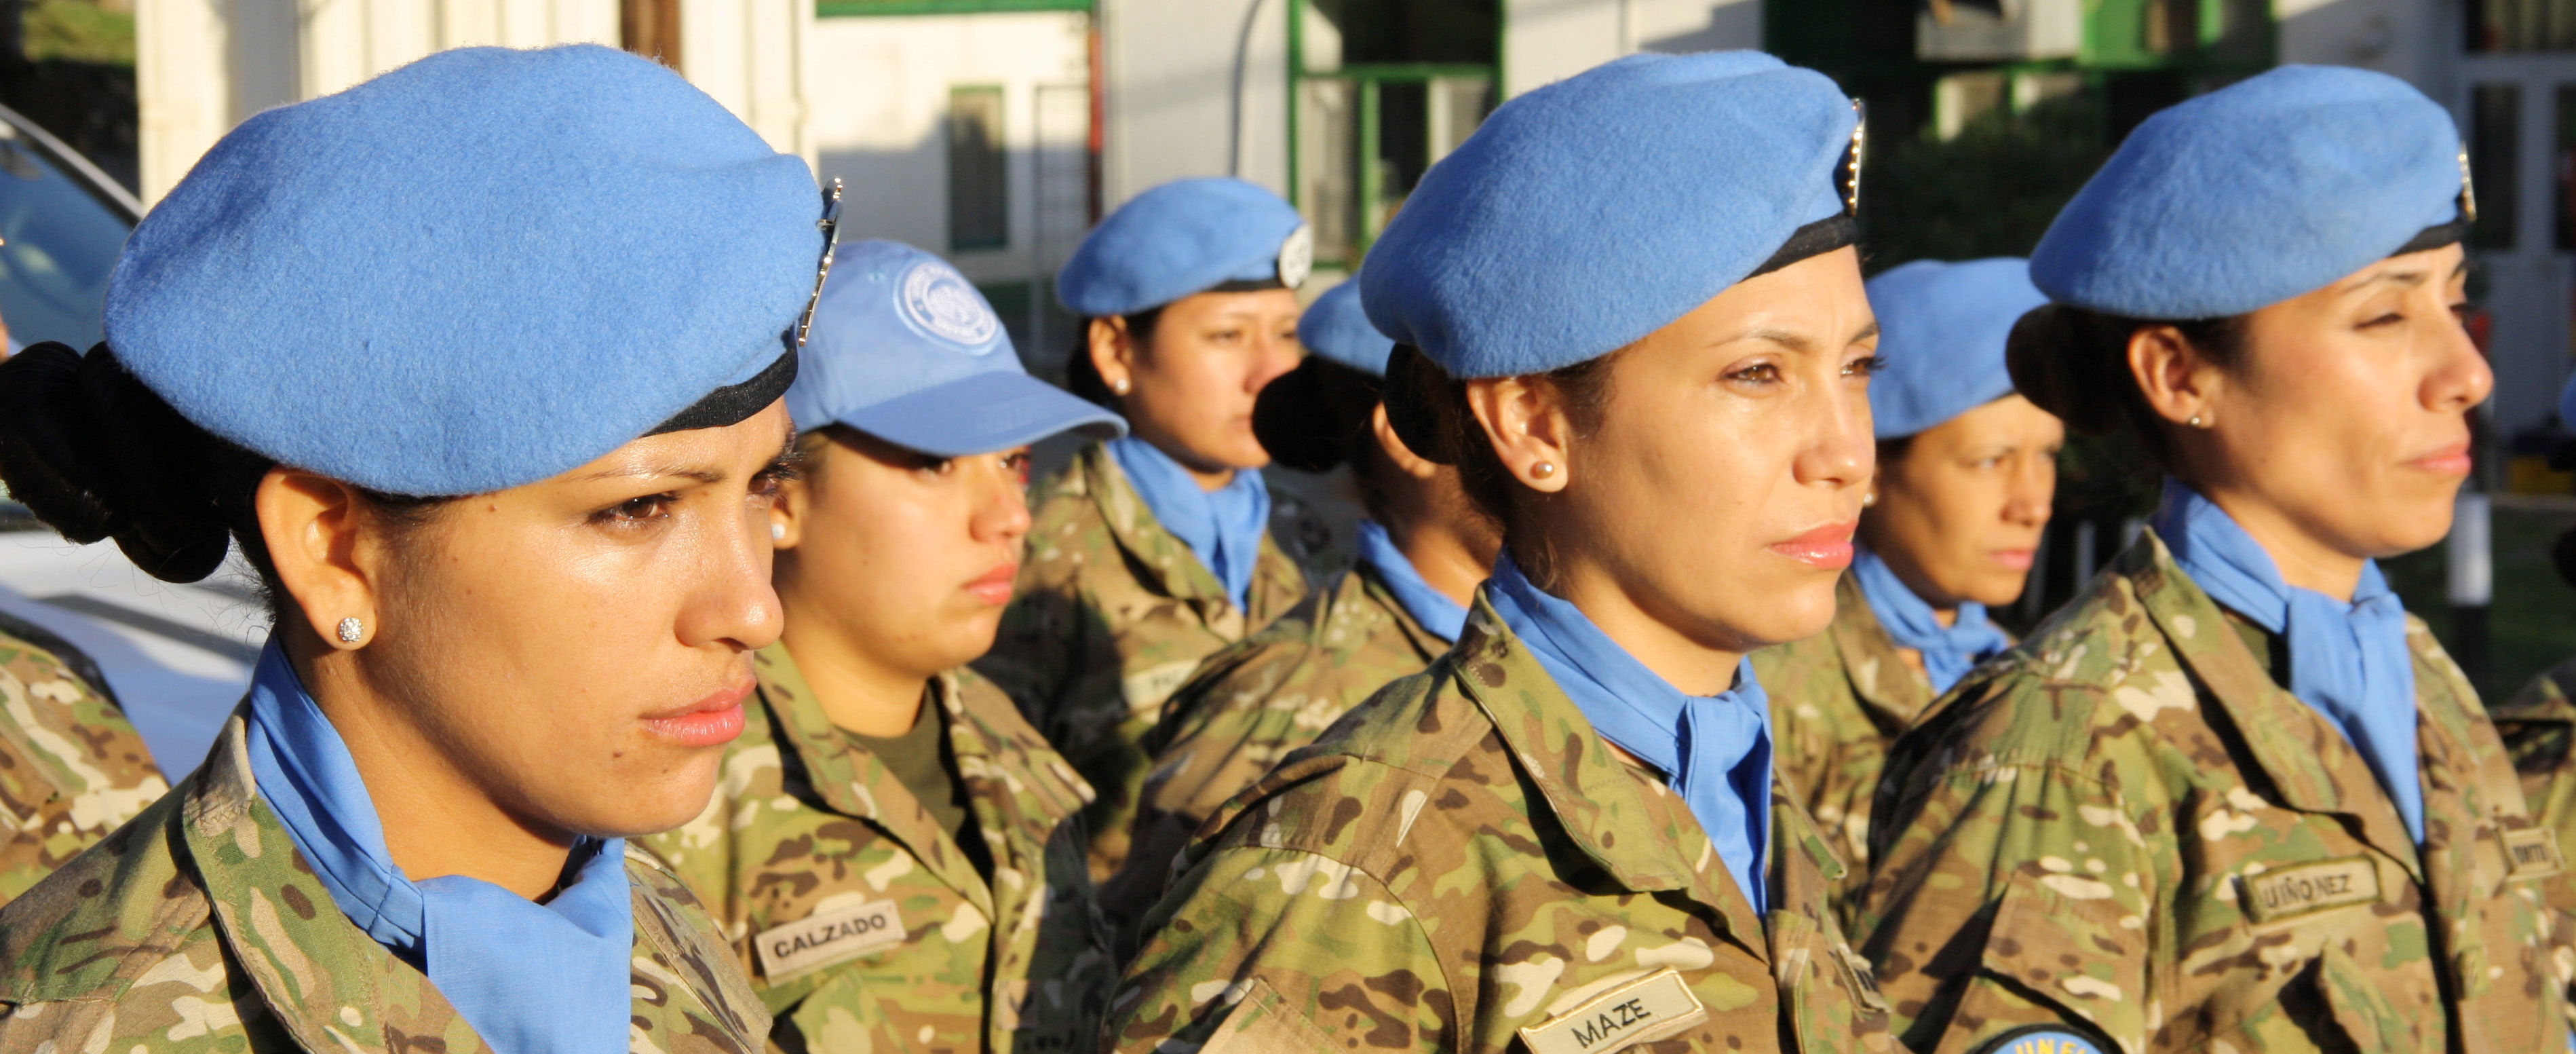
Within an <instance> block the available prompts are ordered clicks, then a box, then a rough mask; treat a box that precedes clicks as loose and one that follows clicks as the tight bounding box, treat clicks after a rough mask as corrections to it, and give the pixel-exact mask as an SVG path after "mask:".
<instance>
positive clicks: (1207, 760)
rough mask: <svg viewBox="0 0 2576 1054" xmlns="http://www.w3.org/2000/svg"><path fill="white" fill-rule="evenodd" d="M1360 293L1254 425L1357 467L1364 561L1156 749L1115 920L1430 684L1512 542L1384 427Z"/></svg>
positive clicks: (1160, 732) (1203, 670)
mask: <svg viewBox="0 0 2576 1054" xmlns="http://www.w3.org/2000/svg"><path fill="white" fill-rule="evenodd" d="M1359 292H1360V287H1359V283H1357V282H1344V283H1343V284H1341V285H1338V286H1335V287H1333V289H1332V290H1331V291H1329V292H1326V293H1325V294H1324V295H1323V296H1321V297H1318V298H1316V300H1315V303H1314V305H1313V306H1311V307H1309V308H1307V309H1306V314H1305V317H1304V318H1302V319H1300V320H1299V321H1298V323H1297V338H1298V340H1299V341H1300V342H1301V343H1303V344H1304V345H1305V346H1306V350H1307V351H1309V352H1311V353H1312V354H1310V355H1309V356H1308V357H1307V359H1306V361H1305V363H1304V364H1303V365H1301V366H1299V367H1297V370H1296V372H1294V373H1291V374H1289V375H1288V376H1286V377H1283V378H1280V379H1279V381H1277V382H1276V383H1273V384H1272V385H1270V386H1269V387H1268V388H1264V389H1262V393H1261V401H1260V405H1259V407H1258V408H1257V409H1256V411H1255V413H1254V415H1253V426H1254V428H1255V430H1256V431H1257V432H1258V433H1259V434H1260V438H1261V443H1262V445H1263V446H1264V447H1267V448H1268V449H1269V450H1270V451H1271V453H1272V454H1273V455H1275V456H1276V457H1277V458H1278V459H1279V463H1280V464H1282V465H1285V466H1287V467H1289V468H1293V469H1297V470H1299V471H1301V472H1316V473H1322V472H1329V471H1332V470H1333V469H1334V468H1336V467H1338V466H1340V465H1343V464H1348V465H1349V466H1350V467H1351V475H1352V478H1353V479H1354V480H1355V481H1356V482H1357V483H1358V485H1359V490H1360V499H1361V504H1362V505H1364V506H1366V507H1367V509H1368V514H1369V518H1368V519H1367V520H1364V521H1362V522H1361V523H1360V527H1359V549H1360V554H1359V562H1358V563H1357V564H1356V565H1355V566H1353V567H1352V568H1351V569H1350V570H1348V571H1344V572H1342V573H1341V574H1340V575H1339V576H1337V577H1336V578H1334V579H1333V580H1332V581H1331V582H1330V583H1329V584H1327V585H1326V586H1324V587H1323V588H1321V589H1318V590H1316V592H1315V593H1314V595H1312V596H1309V597H1307V598H1306V599H1305V601H1304V602H1303V603H1300V604H1298V605H1297V606H1296V607H1295V608H1293V609H1291V610H1290V611H1289V612H1288V614H1286V615H1283V616H1280V618H1279V620H1278V621H1276V622H1273V623H1271V624H1270V625H1269V626H1268V627H1267V628H1264V629H1263V630H1262V631H1261V632H1259V633H1256V634H1253V635H1252V636H1251V637H1250V638H1249V639H1246V640H1245V641H1244V642H1243V643H1241V644H1237V645H1235V646H1233V647H1230V648H1227V649H1225V650H1224V651H1221V652H1218V653H1216V654H1215V655H1212V656H1209V658H1208V660H1207V663H1206V664H1205V665H1203V666H1201V667H1200V668H1199V672H1198V675H1197V676H1195V677H1192V678H1191V679H1190V683H1188V684H1186V685H1183V686H1182V687H1181V689H1180V690H1179V691H1177V692H1174V693H1172V699H1171V701H1170V702H1169V703H1166V704H1164V706H1163V717H1162V723H1161V724H1159V725H1157V726H1156V727H1155V729H1154V731H1153V733H1152V734H1151V735H1149V736H1147V737H1146V740H1145V745H1146V747H1147V748H1148V749H1150V750H1152V751H1153V754H1154V765H1153V770H1152V775H1150V776H1148V777H1147V778H1146V780H1145V789H1144V803H1143V805H1142V806H1141V807H1140V808H1139V810H1138V811H1137V814H1136V826H1135V839H1134V841H1133V843H1132V848H1131V850H1130V851H1129V853H1128V856H1127V863H1126V864H1125V866H1123V867H1121V868H1120V869H1119V872H1118V874H1117V876H1116V877H1114V878H1112V879H1111V880H1110V881H1109V882H1108V883H1107V884H1106V885H1104V886H1102V887H1101V900H1102V903H1103V905H1104V906H1105V907H1107V909H1108V910H1109V914H1110V917H1111V919H1112V920H1113V921H1115V922H1118V923H1121V924H1124V923H1128V922H1132V921H1134V920H1135V919H1136V918H1137V917H1138V916H1140V915H1142V914H1144V911H1145V909H1146V908H1148V907H1151V906H1153V903H1154V900H1155V898H1157V897H1159V896H1161V895H1162V892H1163V885H1164V883H1165V882H1166V881H1167V880H1168V879H1169V878H1170V871H1171V864H1172V858H1173V857H1174V856H1176V855H1178V854H1179V853H1180V851H1181V847H1182V845H1184V844H1185V843H1187V842H1188V840H1189V837H1190V834H1191V832H1193V831H1196V830H1198V826H1199V824H1201V823H1203V822H1205V821H1206V820H1207V818H1208V816H1209V815H1211V814H1213V813H1215V812H1216V810H1217V807H1218V806H1220V805H1223V804H1225V800H1226V799H1227V798H1231V797H1233V796H1234V795H1235V793H1236V792H1238V791H1241V790H1242V789H1243V788H1245V787H1249V786H1251V785H1252V781H1254V780H1257V779H1260V778H1261V775H1262V774H1263V773H1266V772H1268V771H1270V767H1271V766H1273V765H1276V764H1278V762H1279V759H1280V758H1282V757H1285V756H1287V754H1288V752H1289V751H1291V750H1295V749H1297V748H1298V747H1302V746H1305V745H1306V744H1308V743H1311V742H1314V740H1315V737H1316V736H1318V735H1321V734H1323V731H1324V729H1325V728H1327V727H1329V726H1330V725H1331V724H1332V723H1333V722H1334V721H1335V720H1338V719H1339V718H1340V717H1341V716H1342V714H1344V713H1345V712H1347V711H1349V710H1350V708H1352V707H1354V706H1358V705H1359V704H1360V701H1361V700H1363V699H1366V698H1368V697H1369V695H1370V694H1372V693H1374V692H1376V691H1377V690H1378V689H1379V688H1381V687H1384V686H1385V685H1386V684H1387V682H1389V681H1393V680H1395V679H1396V678H1399V677H1404V676H1407V675H1409V674H1415V673H1420V672H1422V668H1423V667H1424V666H1427V665H1430V663H1431V660H1433V659H1436V658H1439V657H1440V653H1442V652H1445V651H1447V650H1449V644H1450V642H1451V641H1454V640H1457V639H1458V632H1459V631H1460V630H1461V629H1464V628H1465V626H1466V622H1467V605H1468V604H1469V603H1471V602H1473V600H1474V598H1475V593H1476V583H1478V582H1482V581H1484V580H1485V573H1486V571H1487V570H1488V569H1490V568H1492V567H1493V566H1494V553H1495V551H1496V550H1498V549H1500V548H1501V547H1502V537H1501V535H1500V533H1499V532H1498V531H1496V530H1495V528H1494V525H1493V520H1492V519H1491V518H1490V517H1487V516H1486V515H1485V514H1484V513H1483V512H1480V511H1478V510H1477V508H1476V506H1475V503H1474V502H1472V501H1470V500H1468V498H1467V492H1466V490H1465V489H1463V488H1462V487H1460V486H1459V484H1458V470H1457V469H1455V468H1453V467H1450V466H1447V465H1438V464H1433V463H1432V462H1429V461H1426V460H1423V459H1422V457H1421V456H1420V455H1418V454H1415V453H1414V452H1413V451H1412V450H1410V449H1407V448H1406V447H1405V445H1404V441H1403V440H1402V439H1398V438H1396V435H1395V431H1394V429H1393V428H1392V427H1390V426H1389V425H1388V424H1387V420H1386V410H1385V406H1384V403H1383V401H1382V399H1381V390H1382V389H1383V387H1384V385H1385V377H1386V357H1387V354H1388V353H1389V352H1391V351H1393V350H1394V348H1395V342H1394V341H1393V340H1390V339H1388V338H1387V336H1386V335H1385V334H1383V333H1380V332H1378V331H1377V330H1376V328H1375V327H1373V326H1371V325H1370V324H1369V320H1368V315H1367V314H1366V313H1365V312H1363V311H1362V310H1361V309H1360V299H1359Z"/></svg>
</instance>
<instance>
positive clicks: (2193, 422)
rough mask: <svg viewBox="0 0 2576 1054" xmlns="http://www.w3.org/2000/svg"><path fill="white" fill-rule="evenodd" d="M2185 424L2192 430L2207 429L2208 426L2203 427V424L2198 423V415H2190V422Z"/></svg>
mask: <svg viewBox="0 0 2576 1054" xmlns="http://www.w3.org/2000/svg"><path fill="white" fill-rule="evenodd" d="M2187 423H2188V424H2190V425H2191V426H2192V427H2193V428H2207V427H2209V426H2208V425H2205V424H2202V423H2200V415H2199V414H2193V415H2191V420H2190V421H2189V422H2187Z"/></svg>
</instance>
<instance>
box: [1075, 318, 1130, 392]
mask: <svg viewBox="0 0 2576 1054" xmlns="http://www.w3.org/2000/svg"><path fill="white" fill-rule="evenodd" d="M1084 336H1085V338H1086V342H1087V344H1088V345H1089V347H1088V349H1087V350H1088V351H1089V352H1090V353H1091V368H1092V369H1094V370H1097V371H1099V373H1100V383H1102V384H1105V385H1108V386H1109V390H1110V392H1111V393H1112V394H1116V395H1125V394H1127V390H1128V388H1129V386H1131V385H1132V384H1133V383H1134V382H1135V376H1136V341H1135V335H1134V334H1132V333H1129V332H1128V331H1127V320H1126V319H1124V318H1117V317H1111V318H1095V319H1092V320H1091V329H1090V331H1089V332H1088V333H1086V334H1085V335H1084Z"/></svg>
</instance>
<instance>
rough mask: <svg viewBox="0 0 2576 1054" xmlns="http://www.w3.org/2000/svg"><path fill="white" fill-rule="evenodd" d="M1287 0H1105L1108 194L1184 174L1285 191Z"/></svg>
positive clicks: (1118, 195) (1126, 194)
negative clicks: (1228, 178)
mask: <svg viewBox="0 0 2576 1054" xmlns="http://www.w3.org/2000/svg"><path fill="white" fill-rule="evenodd" d="M1288 6H1289V5H1288V0H1100V32H1101V47H1102V52H1103V61H1104V62H1105V64H1106V66H1107V71H1106V80H1107V91H1106V95H1107V99H1106V102H1107V106H1108V118H1107V120H1106V121H1105V122H1104V123H1103V131H1104V132H1105V133H1106V135H1107V139H1106V141H1105V142H1104V143H1103V145H1102V153H1103V157H1102V159H1101V167H1102V173H1101V180H1102V184H1103V186H1102V192H1103V197H1104V200H1105V202H1106V203H1107V204H1108V205H1109V206H1111V207H1115V206H1116V205H1117V203H1118V202H1121V201H1125V200H1126V199H1128V198H1130V197H1134V196H1135V195H1136V194H1137V193H1138V192H1139V191H1142V190H1144V189H1146V188H1147V187H1151V186H1154V185H1155V184H1158V183H1164V182H1168V181H1170V180H1174V179H1180V178H1183V177H1185V176H1223V175H1233V176H1239V177H1241V178H1243V179H1247V180H1250V181H1252V182H1254V183H1258V184H1261V185H1262V186H1265V187H1269V188H1270V189H1272V190H1274V191H1277V192H1279V193H1281V194H1286V193H1287V192H1288Z"/></svg>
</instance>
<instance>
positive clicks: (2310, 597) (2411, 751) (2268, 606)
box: [2155, 479, 2424, 844]
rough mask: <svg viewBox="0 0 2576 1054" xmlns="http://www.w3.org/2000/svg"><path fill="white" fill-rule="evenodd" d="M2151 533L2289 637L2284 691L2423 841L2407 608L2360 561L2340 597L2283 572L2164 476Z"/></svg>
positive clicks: (2237, 604)
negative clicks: (2368, 775)
mask: <svg viewBox="0 0 2576 1054" xmlns="http://www.w3.org/2000/svg"><path fill="white" fill-rule="evenodd" d="M2155 527H2156V534H2157V535H2158V536H2160V537H2162V538H2163V539H2164V540H2165V546H2166V547H2167V548H2170V549H2172V550H2173V554H2174V562H2175V563H2178V564H2180V565H2182V569H2183V572H2184V573H2186V574H2189V575H2190V576H2191V580H2192V581H2193V582H2194V583H2196V584H2198V585H2199V586H2200V588H2201V591H2202V592H2205V593H2208V594H2209V597H2210V599H2212V600H2215V601H2218V602H2219V603H2221V604H2225V605H2227V607H2228V609H2229V610H2232V611H2234V612H2236V613H2237V614H2239V615H2243V616H2245V617H2246V618H2248V619H2251V620H2253V622H2254V624H2255V625H2258V626H2261V627H2263V628H2264V629H2266V630H2269V631H2271V632H2273V633H2277V634H2281V635H2283V636H2286V637H2288V638H2289V639H2290V694H2292V695H2295V696H2298V697H2299V701H2300V702H2303V703H2306V704H2308V705H2309V706H2310V707H2313V708H2315V710H2316V712H2317V713H2319V714H2321V715H2323V716H2324V717H2325V719H2326V723H2327V724H2330V725H2333V726H2334V727H2335V730H2336V731H2339V732H2342V733H2343V737H2344V739H2346V740H2347V741H2349V742H2351V743H2352V745H2353V747H2354V748H2355V749H2357V750H2359V751H2361V756H2362V760H2364V761H2366V762H2369V764H2370V771H2372V772H2373V773H2376V774H2377V775H2378V776H2379V785H2380V786H2381V787H2384V788H2386V789H2387V791H2388V796H2389V798H2391V799H2392V800H2394V801H2395V802H2396V804H2397V814H2398V815H2399V816H2401V817H2403V818H2404V819H2405V820H2406V831H2407V833H2409V834H2412V835H2414V836H2415V841H2416V843H2417V844H2422V842H2423V841H2424V787H2423V783H2422V777H2421V776H2420V775H2419V774H2418V773H2417V771H2416V758H2415V661H2414V654H2413V653H2412V652H2410V651H2408V650H2407V648H2406V608H2405V607H2404V606H2403V605H2402V604H2400V603H2399V602H2398V599H2397V594H2396V593H2394V592H2391V591H2390V590H2389V588H2388V580H2387V579H2386V578H2383V577H2381V576H2380V574H2379V564H2378V562H2377V561H2368V562H2365V563H2363V564H2362V567H2361V584H2360V585H2359V586H2357V587H2355V588H2354V589H2353V591H2352V602H2351V603H2349V604H2347V603H2345V602H2343V601H2340V600H2337V599H2335V598H2333V597H2330V596H2327V595H2325V594H2323V593H2319V592H2317V591H2315V590H2312V589H2300V588H2297V587H2294V586H2291V585H2290V584H2288V583H2286V582H2284V581H2282V579H2281V569H2280V566H2279V565H2278V564H2275V563H2273V562H2272V555H2271V554H2270V553H2267V552H2264V551H2263V547H2262V545H2261V544H2259V543H2257V542H2256V541H2255V540H2254V536H2253V535H2250V534H2247V533H2245V528H2243V527H2239V526H2237V525H2236V521H2235V519H2233V518H2231V517H2229V516H2228V515H2227V511H2226V510H2224V509H2221V508H2219V507H2218V506H2217V505H2216V504H2213V503H2212V502H2210V500H2209V499H2207V498H2204V497H2201V496H2200V493H2199V492H2198V491H2194V490H2192V489H2191V488H2190V487H2188V486H2185V485H2183V483H2182V482H2181V481H2179V480H2174V479H2167V480H2165V497H2164V505H2163V506H2162V507H2161V508H2158V509H2157V510H2156V519H2155Z"/></svg>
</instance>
